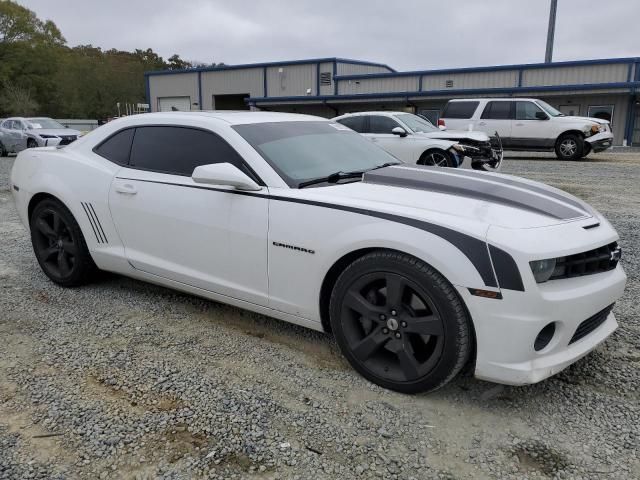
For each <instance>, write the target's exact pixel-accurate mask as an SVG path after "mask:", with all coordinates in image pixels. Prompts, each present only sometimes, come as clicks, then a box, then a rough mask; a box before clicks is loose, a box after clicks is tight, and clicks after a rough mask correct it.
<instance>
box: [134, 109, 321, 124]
mask: <svg viewBox="0 0 640 480" xmlns="http://www.w3.org/2000/svg"><path fill="white" fill-rule="evenodd" d="M193 117H199V118H202V117H207V118H212V119H216V120H222V121H224V122H227V123H229V124H231V125H241V124H247V123H268V122H314V121H315V122H317V121H327V119H326V118H322V117H316V116H313V115H302V114H299V113H281V112H250V111H247V110H211V111H208V110H198V111H195V112H154V113H143V114H140V115H132V116H130V117H123V118H129V119H134V118H139V119H142V118H144V119H150V118H158V119H160V118H162V119H165V120H175V121H177V122H178V121H180V120H184V119H185V118H193Z"/></svg>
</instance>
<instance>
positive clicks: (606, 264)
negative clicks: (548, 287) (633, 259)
mask: <svg viewBox="0 0 640 480" xmlns="http://www.w3.org/2000/svg"><path fill="white" fill-rule="evenodd" d="M620 252H621V251H620V248H619V247H618V244H617V242H613V243H610V244H609V245H603V246H602V247H599V248H594V249H593V250H589V251H588V252H582V253H576V254H574V255H569V256H568V257H562V258H558V259H557V261H556V268H555V270H554V271H553V275H552V276H551V278H550V280H557V279H559V278H574V277H582V276H583V275H593V274H594V273H601V272H608V271H609V270H613V269H614V268H616V265H618V261H619V260H620Z"/></svg>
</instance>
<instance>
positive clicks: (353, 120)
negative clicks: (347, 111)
mask: <svg viewBox="0 0 640 480" xmlns="http://www.w3.org/2000/svg"><path fill="white" fill-rule="evenodd" d="M365 121H366V117H365V116H364V115H358V116H355V117H346V118H341V119H340V120H337V122H338V123H341V124H342V125H344V126H345V127H349V128H350V129H351V130H353V131H355V132H358V133H364V130H365Z"/></svg>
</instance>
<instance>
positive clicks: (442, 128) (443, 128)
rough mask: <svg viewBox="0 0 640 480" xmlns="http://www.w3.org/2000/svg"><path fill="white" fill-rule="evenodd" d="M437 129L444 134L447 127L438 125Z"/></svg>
mask: <svg viewBox="0 0 640 480" xmlns="http://www.w3.org/2000/svg"><path fill="white" fill-rule="evenodd" d="M438 128H439V129H440V130H442V131H443V132H444V131H445V130H446V129H447V126H446V125H438Z"/></svg>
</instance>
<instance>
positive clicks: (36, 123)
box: [27, 118, 65, 130]
mask: <svg viewBox="0 0 640 480" xmlns="http://www.w3.org/2000/svg"><path fill="white" fill-rule="evenodd" d="M27 127H28V128H30V129H34V130H38V129H41V128H42V129H47V130H52V129H55V130H58V129H62V128H65V126H64V125H62V124H61V123H58V122H56V121H55V120H54V119H52V118H27Z"/></svg>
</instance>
